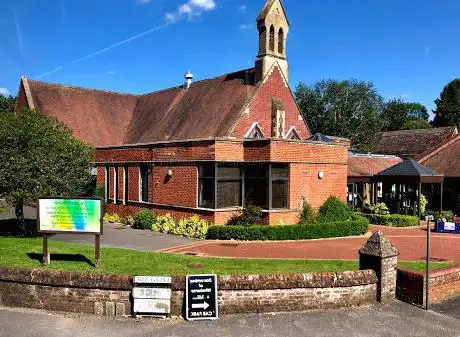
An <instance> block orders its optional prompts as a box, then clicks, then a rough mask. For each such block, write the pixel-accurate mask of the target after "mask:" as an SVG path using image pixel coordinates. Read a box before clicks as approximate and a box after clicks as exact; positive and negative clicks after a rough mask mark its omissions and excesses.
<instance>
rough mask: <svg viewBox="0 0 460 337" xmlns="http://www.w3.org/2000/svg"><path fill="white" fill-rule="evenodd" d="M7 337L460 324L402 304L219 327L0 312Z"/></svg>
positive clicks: (294, 334)
mask: <svg viewBox="0 0 460 337" xmlns="http://www.w3.org/2000/svg"><path fill="white" fill-rule="evenodd" d="M0 336H5V337H7V336H8V337H10V336H14V337H75V336H80V337H95V336H104V337H113V336H123V337H131V336H132V337H144V336H145V337H147V336H155V337H163V336H164V337H176V336H184V337H195V336H196V337H208V336H219V337H228V336H235V337H236V336H238V337H256V336H257V337H262V336H263V337H265V336H266V337H280V336H285V337H306V336H315V337H367V336H369V337H371V336H372V337H375V336H382V337H383V336H385V337H393V336H394V337H406V336H430V337H436V336H439V337H454V336H455V337H459V336H460V320H458V319H455V318H452V317H448V316H443V315H440V314H437V313H434V312H425V311H424V310H422V309H419V308H416V307H414V306H410V305H407V304H404V303H401V302H395V303H394V304H392V305H389V306H383V307H382V306H376V307H366V308H357V309H348V310H340V311H327V312H323V311H318V312H306V313H290V314H276V315H257V314H253V315H238V316H236V315H235V316H224V317H222V318H220V319H219V320H218V321H215V322H198V323H197V322H195V323H190V322H185V321H183V320H182V319H172V320H166V321H164V320H151V319H145V318H144V319H140V320H134V319H129V318H127V319H108V318H96V317H94V316H81V315H79V316H73V315H72V316H69V315H67V316H63V315H58V314H49V313H46V312H41V311H29V310H27V311H26V310H18V309H6V308H0Z"/></svg>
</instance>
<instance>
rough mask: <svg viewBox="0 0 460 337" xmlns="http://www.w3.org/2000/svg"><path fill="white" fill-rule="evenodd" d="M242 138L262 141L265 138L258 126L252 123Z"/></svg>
mask: <svg viewBox="0 0 460 337" xmlns="http://www.w3.org/2000/svg"><path fill="white" fill-rule="evenodd" d="M244 138H246V139H263V138H265V136H264V134H263V132H262V130H261V129H260V127H259V124H257V123H254V124H253V125H252V126H251V128H250V129H249V131H248V132H247V133H246V135H245V136H244Z"/></svg>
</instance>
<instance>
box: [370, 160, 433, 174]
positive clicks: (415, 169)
mask: <svg viewBox="0 0 460 337" xmlns="http://www.w3.org/2000/svg"><path fill="white" fill-rule="evenodd" d="M377 176H380V177H382V176H387V177H388V176H399V177H439V176H442V174H441V173H438V172H436V171H435V170H433V169H431V168H429V167H426V166H424V165H422V164H420V163H419V162H417V161H415V160H413V159H404V161H403V162H401V163H398V164H396V165H394V166H392V167H389V168H387V169H386V170H384V171H382V172H380V173H379V174H377Z"/></svg>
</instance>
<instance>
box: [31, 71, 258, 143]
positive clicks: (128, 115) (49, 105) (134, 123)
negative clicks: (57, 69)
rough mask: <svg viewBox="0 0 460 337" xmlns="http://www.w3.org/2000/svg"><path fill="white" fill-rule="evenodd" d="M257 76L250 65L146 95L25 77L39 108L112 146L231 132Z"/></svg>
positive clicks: (83, 136)
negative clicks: (50, 82)
mask: <svg viewBox="0 0 460 337" xmlns="http://www.w3.org/2000/svg"><path fill="white" fill-rule="evenodd" d="M253 78H254V69H249V70H243V71H239V72H236V73H232V74H227V75H223V76H220V77H217V78H214V79H209V80H204V81H197V82H195V83H193V84H192V85H191V87H190V89H187V90H185V89H183V87H182V86H180V87H175V88H171V89H167V90H163V91H158V92H154V93H150V94H146V95H129V94H121V93H114V92H106V91H101V90H93V89H84V88H75V87H69V86H64V85H58V84H49V83H43V82H38V81H31V80H26V79H25V80H23V81H26V82H27V84H28V86H29V88H30V92H31V98H32V99H33V103H34V106H35V108H37V109H38V110H40V111H42V112H44V113H46V114H49V115H52V116H54V117H56V118H57V119H58V120H60V121H62V122H63V123H64V124H66V125H67V126H68V127H70V128H71V129H72V131H73V132H74V135H75V136H76V137H77V138H79V139H81V140H84V141H86V142H89V143H91V144H93V145H95V146H107V145H123V144H134V143H148V142H155V141H164V140H180V139H197V138H215V137H224V136H227V135H229V134H230V132H231V129H232V128H233V126H234V125H235V124H236V122H237V121H238V119H239V117H240V115H241V111H242V110H243V108H244V106H245V104H247V102H248V101H249V99H250V98H251V97H252V96H253V95H254V94H255V92H256V90H257V87H256V86H255V85H254V84H253V83H254V80H253ZM23 84H24V83H23Z"/></svg>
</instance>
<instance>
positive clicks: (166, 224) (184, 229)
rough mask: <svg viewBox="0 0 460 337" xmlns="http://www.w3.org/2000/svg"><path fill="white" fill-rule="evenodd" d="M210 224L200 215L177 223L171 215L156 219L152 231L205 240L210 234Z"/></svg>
mask: <svg viewBox="0 0 460 337" xmlns="http://www.w3.org/2000/svg"><path fill="white" fill-rule="evenodd" d="M208 228H209V224H208V222H207V221H206V220H202V219H200V218H199V216H198V215H194V216H192V217H191V218H184V219H181V220H179V221H176V220H175V219H174V218H173V217H172V216H171V214H166V215H161V216H158V217H156V218H155V221H154V224H153V226H152V230H153V231H154V232H161V233H165V234H173V235H181V236H185V237H188V238H191V239H204V238H206V233H207V232H208Z"/></svg>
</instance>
